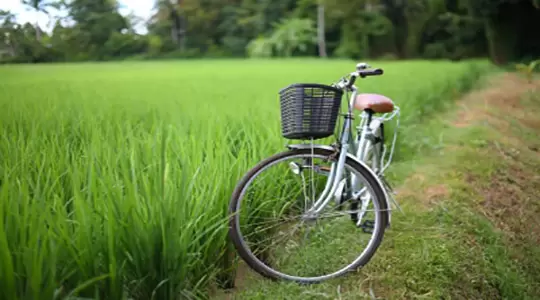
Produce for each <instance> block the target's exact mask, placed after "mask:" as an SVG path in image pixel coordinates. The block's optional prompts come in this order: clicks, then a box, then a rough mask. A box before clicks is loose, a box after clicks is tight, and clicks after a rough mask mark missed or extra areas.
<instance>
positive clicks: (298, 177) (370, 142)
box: [229, 63, 400, 283]
mask: <svg viewBox="0 0 540 300" xmlns="http://www.w3.org/2000/svg"><path fill="white" fill-rule="evenodd" d="M382 74H383V70H382V69H369V66H368V65H367V64H365V63H359V64H357V66H356V71H355V72H352V73H350V74H348V75H347V76H345V77H343V78H341V79H340V80H339V81H338V82H337V83H333V84H331V85H323V84H292V85H289V86H288V87H286V88H284V89H282V90H280V93H279V94H280V105H281V124H282V135H283V137H285V138H286V139H290V140H295V139H298V140H304V141H306V140H310V143H305V142H304V143H300V144H290V145H287V148H288V149H287V150H285V151H283V152H281V153H277V154H275V155H272V156H270V157H268V158H266V159H264V160H262V161H260V162H259V163H258V164H257V165H255V166H254V167H253V168H251V169H250V170H249V171H248V172H247V173H246V174H245V175H244V176H243V178H242V179H241V180H240V181H239V182H238V183H237V185H236V187H235V189H234V191H233V194H232V197H231V201H230V204H229V214H230V219H229V238H230V239H231V240H232V242H233V244H234V246H235V249H236V251H237V252H238V254H239V255H240V257H241V258H242V259H243V260H244V261H245V262H246V263H247V264H248V265H249V266H250V267H251V268H252V269H253V270H255V271H256V272H257V273H259V274H261V275H263V276H265V277H267V278H270V279H274V280H276V279H285V280H292V281H296V282H300V283H316V282H320V281H323V280H327V279H330V278H334V277H337V276H341V275H344V274H346V273H348V272H351V271H355V270H357V269H359V268H360V267H362V266H364V265H365V264H367V263H368V262H369V261H370V259H371V258H372V257H373V255H374V254H375V252H376V250H377V249H378V247H379V245H380V243H381V241H382V239H383V235H384V231H385V230H386V229H387V228H388V227H389V226H390V223H391V211H392V209H391V204H392V203H393V204H394V205H396V206H397V207H398V209H399V205H398V204H397V202H396V201H395V199H394V197H393V196H392V194H393V191H392V188H391V186H390V185H389V184H388V182H387V181H386V180H385V178H384V171H385V170H386V169H387V167H388V166H389V164H390V162H391V160H392V155H393V153H394V150H395V148H394V147H395V144H396V137H397V129H398V127H399V117H398V118H397V120H398V121H397V126H396V127H395V130H394V138H393V141H392V145H391V150H390V152H389V153H387V146H386V145H385V140H384V139H385V136H384V124H385V123H386V122H387V121H390V120H392V119H393V118H394V117H396V116H399V112H400V109H399V107H398V106H396V105H394V103H393V102H392V100H390V99H389V98H387V97H385V96H382V95H378V94H361V93H358V89H357V87H356V86H355V85H354V84H355V81H356V79H357V78H358V77H361V78H366V77H369V76H379V75H382ZM345 92H346V93H349V92H352V95H351V96H350V98H349V99H350V100H349V103H348V105H347V113H345V114H340V108H341V99H342V96H343V94H344V93H345ZM355 109H356V110H359V111H361V114H360V124H359V125H358V126H357V127H356V129H357V130H356V135H353V129H352V125H353V120H354V113H353V111H354V110H355ZM376 114H381V116H376ZM338 115H341V116H343V117H344V122H343V126H342V127H341V134H340V135H339V137H338V138H337V139H336V140H337V141H336V142H335V143H332V144H331V145H326V144H314V140H318V139H323V138H327V137H330V136H331V135H333V134H334V130H335V127H336V122H337V117H338ZM385 158H386V162H385ZM288 159H292V160H293V161H291V162H289V163H286V164H284V165H283V167H282V168H281V169H278V170H277V171H274V172H269V175H267V176H269V177H268V183H270V186H269V187H268V188H264V187H262V186H258V185H256V184H255V188H254V190H253V191H249V192H248V191H247V188H248V187H249V186H251V185H252V183H253V182H254V180H255V179H256V178H258V177H259V176H260V175H261V174H262V173H263V172H265V171H267V169H269V168H270V167H273V166H274V165H277V164H278V163H280V162H282V161H285V160H288ZM315 160H320V162H318V163H315ZM324 163H329V166H324V165H323V164H324ZM315 174H317V175H321V178H320V179H317V180H315V179H311V181H309V182H307V183H306V180H305V178H306V175H312V176H314V175H315ZM299 181H301V185H302V188H303V189H302V191H301V192H295V193H293V192H292V191H291V190H290V188H291V186H292V184H293V183H295V182H299ZM263 183H264V181H263ZM276 186H277V187H279V188H276ZM316 191H322V192H321V194H320V195H319V196H318V197H316V196H315V195H316ZM266 195H268V196H271V199H269V200H268V201H264V200H260V199H261V198H262V197H263V196H266ZM332 200H333V201H332ZM391 202H392V203H391ZM242 203H244V204H245V207H244V206H242ZM280 205H284V207H282V208H279V206H280ZM370 205H371V206H373V209H368V207H370ZM347 207H348V209H347ZM327 209H329V210H330V211H331V212H330V213H329V212H327V211H326V210H327ZM323 211H324V212H323ZM371 213H373V217H372V218H369V217H368V214H371ZM295 214H297V215H295ZM291 215H292V216H291ZM243 218H244V219H245V221H246V224H247V226H246V228H245V230H244V231H243V230H241V228H240V227H241V220H242V219H243ZM274 218H282V219H283V221H284V223H285V224H278V225H275V224H274V223H275V222H273V221H272V220H273V219H274ZM294 220H298V221H299V222H300V223H301V224H300V225H299V226H296V227H291V226H290V225H289V224H288V222H290V221H294ZM327 220H330V221H329V222H328V223H326V221H327ZM336 220H337V221H336ZM334 221H335V222H334ZM319 223H324V226H323V227H322V229H318V230H316V231H313V232H312V230H311V228H310V226H306V227H307V229H306V228H302V229H300V226H304V225H312V224H319ZM266 225H268V226H270V225H272V226H270V227H269V228H261V227H263V226H266ZM359 228H360V229H361V230H362V233H364V234H371V237H370V239H369V242H368V243H367V246H366V248H365V249H364V250H363V251H360V255H359V256H354V257H351V258H349V256H351V253H353V251H351V248H352V247H353V246H356V245H357V243H356V240H357V239H358V237H360V236H363V235H362V234H358V229H359ZM289 229H291V231H292V233H289V234H287V235H284V233H283V231H284V230H289ZM339 229H343V231H340V230H339ZM325 231H326V232H329V233H331V234H336V235H337V236H335V237H331V238H321V236H320V235H321V234H322V233H323V232H325ZM311 233H313V235H312V237H313V245H314V249H313V250H305V249H304V248H302V247H304V246H305V242H303V241H302V239H301V238H302V236H304V237H307V236H308V235H309V234H311ZM248 238H249V240H248ZM342 239H345V240H347V241H351V243H350V245H351V247H347V249H343V248H332V247H331V246H329V245H328V244H329V243H330V244H331V243H332V242H334V241H335V240H342ZM270 240H272V241H273V243H271V245H270V246H273V244H274V243H276V242H277V241H279V242H284V244H285V245H284V247H283V249H278V250H272V251H271V250H269V249H267V248H264V247H262V246H261V245H260V244H262V243H263V242H266V241H270ZM294 246H301V247H300V250H299V254H296V255H292V259H289V260H287V259H285V260H283V259H278V258H277V257H278V256H279V255H280V254H291V248H292V247H294ZM355 255H358V254H357V253H356V254H355ZM311 258H313V259H314V260H315V262H311V263H310V262H308V261H307V260H308V259H311ZM351 260H352V262H350V261H351ZM330 263H340V264H341V265H342V267H339V268H337V270H336V269H330V267H329V264H330ZM278 268H283V270H280V271H278ZM297 273H305V274H297Z"/></svg>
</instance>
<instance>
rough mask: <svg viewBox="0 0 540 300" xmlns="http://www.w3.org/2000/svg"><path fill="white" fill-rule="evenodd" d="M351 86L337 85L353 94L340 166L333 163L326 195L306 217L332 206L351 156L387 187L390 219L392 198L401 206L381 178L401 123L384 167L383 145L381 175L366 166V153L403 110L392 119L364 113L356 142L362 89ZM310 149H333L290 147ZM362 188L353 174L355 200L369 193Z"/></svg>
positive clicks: (386, 194) (363, 206)
mask: <svg viewBox="0 0 540 300" xmlns="http://www.w3.org/2000/svg"><path fill="white" fill-rule="evenodd" d="M351 76H355V77H358V76H359V75H358V72H354V73H351ZM347 85H348V82H347V81H343V80H342V81H341V82H340V83H339V84H337V87H338V88H340V89H342V90H347V89H348V90H350V91H352V95H351V97H350V100H349V104H348V112H347V114H346V115H345V121H344V124H343V127H342V132H341V136H340V138H339V142H340V147H339V148H338V150H339V157H338V161H337V165H336V163H332V167H331V169H330V172H329V175H328V180H327V182H326V186H325V188H324V190H323V192H322V193H321V195H320V196H319V198H318V199H317V200H316V201H315V203H314V204H313V206H312V207H311V208H310V209H308V210H307V211H306V214H307V215H317V214H318V213H320V212H321V211H322V210H323V209H324V208H325V207H326V205H328V203H329V202H330V201H331V200H332V198H334V195H335V193H336V191H337V189H338V188H339V184H340V182H341V181H342V179H343V173H344V165H345V159H346V158H347V157H350V158H353V159H354V160H356V161H357V162H358V163H360V164H362V165H364V166H365V167H366V168H367V169H368V170H369V171H370V172H371V173H372V175H373V176H374V178H375V179H376V180H377V181H378V183H379V184H380V186H381V187H382V188H383V191H384V192H385V198H386V199H385V201H386V203H387V207H388V208H389V209H388V214H389V217H390V207H391V206H390V202H389V201H388V198H390V199H392V202H393V203H394V204H395V205H396V206H397V207H398V208H399V205H398V204H397V202H396V201H395V199H394V198H393V197H392V196H391V195H389V193H388V191H387V189H386V188H385V185H384V184H383V183H382V181H381V179H382V177H381V175H382V173H383V172H384V170H385V169H386V168H387V167H388V166H389V164H390V162H391V158H392V154H393V152H394V146H395V142H396V137H397V128H398V127H399V121H398V126H397V127H396V128H395V132H394V139H393V142H392V148H391V152H390V156H389V160H388V161H387V163H386V164H384V156H385V154H386V147H385V146H383V148H384V151H383V154H382V155H381V157H379V159H380V160H379V161H378V165H380V166H381V168H379V170H378V172H375V170H373V169H372V167H371V166H367V164H366V163H365V156H366V154H367V153H368V151H366V150H368V146H369V145H370V143H368V139H370V138H372V137H374V135H373V131H375V130H376V129H377V128H378V126H379V124H381V123H382V122H386V121H388V120H391V119H393V118H394V117H395V116H396V115H399V111H400V110H399V107H397V106H395V109H394V111H393V112H392V113H391V114H390V116H389V117H388V116H387V114H384V115H383V116H382V117H373V115H372V114H369V113H367V112H365V111H364V112H362V114H361V115H360V116H361V122H360V125H359V126H358V127H357V129H358V130H357V135H356V139H354V136H353V134H352V122H353V108H354V103H355V100H356V96H357V95H358V90H357V88H356V86H354V85H351V86H350V87H348V86H347ZM310 147H311V148H314V147H319V148H330V147H329V146H324V145H314V144H313V143H312V144H301V145H289V148H297V149H299V148H304V149H306V148H308V149H309V148H310ZM359 186H360V181H359V180H358V179H357V178H356V176H354V174H352V176H351V187H352V190H353V193H352V197H353V199H358V198H359V197H360V196H361V195H362V194H364V193H365V192H366V187H363V188H360V187H359ZM363 202H364V201H363ZM366 206H367V204H366V203H362V210H364V211H365V209H366ZM362 214H363V213H362Z"/></svg>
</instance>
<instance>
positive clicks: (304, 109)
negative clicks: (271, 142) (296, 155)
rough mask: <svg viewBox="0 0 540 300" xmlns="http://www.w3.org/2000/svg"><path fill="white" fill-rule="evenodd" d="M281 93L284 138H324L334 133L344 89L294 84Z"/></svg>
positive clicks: (320, 85)
mask: <svg viewBox="0 0 540 300" xmlns="http://www.w3.org/2000/svg"><path fill="white" fill-rule="evenodd" d="M279 96H280V105H281V132H282V135H283V137H285V138H287V139H299V140H308V139H321V138H325V137H328V136H331V135H332V134H333V133H334V129H335V126H336V120H337V116H338V113H339V108H340V104H341V97H342V96H343V91H341V90H339V89H337V88H334V87H331V86H327V85H322V84H293V85H290V86H288V87H286V88H284V89H282V90H280V91H279Z"/></svg>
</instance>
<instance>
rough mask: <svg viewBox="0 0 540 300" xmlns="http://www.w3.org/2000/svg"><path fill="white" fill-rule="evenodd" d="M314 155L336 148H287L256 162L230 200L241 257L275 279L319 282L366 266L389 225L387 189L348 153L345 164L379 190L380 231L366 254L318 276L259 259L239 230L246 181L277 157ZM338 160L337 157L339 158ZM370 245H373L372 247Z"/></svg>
mask: <svg viewBox="0 0 540 300" xmlns="http://www.w3.org/2000/svg"><path fill="white" fill-rule="evenodd" d="M311 154H313V155H314V156H319V157H320V156H325V157H331V156H332V155H333V154H335V153H334V151H332V150H329V149H328V150H327V149H321V148H314V149H293V150H288V151H284V152H281V153H278V154H275V155H273V156H271V157H269V158H267V159H264V160H262V161H260V162H259V163H258V164H257V165H255V166H254V167H253V168H252V169H250V170H249V171H248V172H247V173H246V174H245V175H244V176H243V177H242V178H241V180H240V181H239V182H238V184H237V185H236V187H235V189H234V191H233V194H232V197H231V200H230V204H229V216H230V217H229V238H230V239H231V241H232V242H233V244H234V247H235V249H236V251H237V253H238V254H239V256H240V258H241V259H242V260H243V261H244V262H246V263H247V265H248V266H249V267H250V268H251V269H252V270H254V271H256V272H257V273H259V274H260V275H262V276H264V277H266V278H269V279H272V280H288V281H294V282H298V283H319V282H322V281H325V280H328V279H331V278H335V277H339V276H343V275H345V274H346V273H348V272H350V271H354V270H357V269H358V268H360V267H363V266H364V265H366V264H367V263H368V262H369V261H370V260H371V259H372V257H373V255H374V254H375V252H376V251H377V249H378V248H379V246H380V244H381V242H382V240H383V236H384V232H385V229H386V227H387V226H386V225H387V223H388V215H387V213H386V210H387V209H388V207H387V203H386V201H385V193H384V192H383V190H382V188H381V187H380V186H379V185H378V184H377V180H376V178H375V177H374V176H373V175H372V173H371V172H370V171H369V170H368V169H367V168H366V167H364V166H363V165H361V164H359V163H358V162H356V161H355V160H354V159H351V158H349V157H347V159H346V160H345V164H346V165H347V166H349V167H351V168H353V169H354V170H355V171H356V172H358V174H361V175H362V176H364V178H365V180H366V181H367V183H368V184H369V186H370V188H371V190H372V192H373V193H374V194H375V198H376V201H377V205H378V207H379V210H378V211H377V214H378V220H380V222H377V226H376V227H377V228H374V229H373V230H374V232H375V233H376V234H375V236H374V238H372V239H370V244H369V245H368V246H367V247H366V250H364V252H363V255H362V254H359V255H361V257H360V256H359V257H357V258H356V259H355V261H353V262H352V263H351V264H349V265H348V266H347V267H345V268H343V269H341V270H339V271H337V272H334V273H333V274H330V275H325V276H318V277H296V276H289V275H286V274H283V273H281V272H278V271H276V270H274V269H272V268H270V267H268V266H267V265H265V264H264V263H263V262H262V261H261V260H259V259H258V258H257V257H255V255H253V254H252V253H251V251H250V250H249V249H246V247H245V245H244V243H243V242H242V241H243V238H242V234H241V232H240V230H239V222H238V218H239V217H238V216H239V214H237V213H236V212H237V211H238V209H239V204H240V203H239V202H240V201H241V196H242V192H243V190H244V189H245V187H246V185H248V184H249V183H250V181H251V180H252V178H254V177H256V176H257V175H258V173H259V172H261V170H264V168H265V166H267V165H269V164H272V162H274V161H279V160H280V159H284V158H287V157H289V156H296V155H311ZM335 160H337V158H335ZM368 248H369V249H368Z"/></svg>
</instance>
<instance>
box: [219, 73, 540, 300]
mask: <svg viewBox="0 0 540 300" xmlns="http://www.w3.org/2000/svg"><path fill="white" fill-rule="evenodd" d="M539 115H540V81H539V80H537V81H535V82H533V83H528V82H527V81H525V80H524V79H523V78H521V77H519V76H517V75H515V74H509V73H504V74H497V75H495V76H493V77H491V78H489V79H488V80H487V81H486V82H483V87H481V88H479V89H477V90H476V91H473V92H471V93H470V94H468V95H466V96H465V97H463V98H462V99H461V100H460V101H458V102H457V105H456V106H455V108H454V109H452V110H450V111H447V112H445V113H444V114H440V115H437V116H435V117H434V118H432V119H431V120H430V121H429V122H428V123H425V124H423V126H422V129H421V130H420V131H419V132H418V137H421V138H427V139H430V144H431V145H433V146H432V148H431V149H426V150H425V151H423V152H421V153H415V154H414V155H413V156H412V159H410V160H407V161H405V162H400V163H399V164H396V165H394V166H393V168H391V172H392V174H391V175H392V178H391V180H392V181H393V182H394V183H397V185H398V187H399V188H398V193H399V194H398V201H400V204H401V205H402V208H403V209H404V214H400V213H399V212H396V213H394V221H393V227H392V228H391V229H390V230H388V231H387V233H386V235H385V239H384V242H383V244H382V245H381V247H380V249H379V251H378V253H377V254H376V255H375V257H374V258H373V259H372V261H371V262H370V263H369V264H368V266H366V267H365V268H364V269H362V270H360V271H358V274H351V275H350V276H348V277H344V278H339V279H335V280H332V281H328V282H325V283H323V284H319V285H312V286H299V285H296V284H292V283H287V282H278V283H273V282H269V281H267V280H262V279H261V278H260V277H259V276H258V275H255V274H254V273H253V272H252V271H251V270H249V269H248V268H240V271H239V276H238V279H237V289H236V290H235V291H233V292H232V293H228V294H225V295H221V296H218V297H216V298H223V299H534V298H536V299H538V298H540V248H539V247H538V245H539V244H540V218H539V217H540V201H539V200H540V198H539V196H538V193H537V192H538V190H540V175H539V174H540V155H539V151H540V140H539V139H538V136H539V134H540V121H539V119H538V116H539ZM400 178H401V179H403V178H404V180H398V179H400ZM313 255H316V253H314V254H313Z"/></svg>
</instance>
